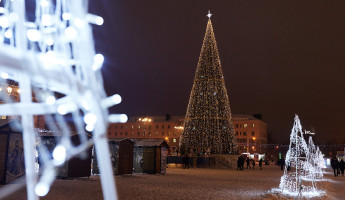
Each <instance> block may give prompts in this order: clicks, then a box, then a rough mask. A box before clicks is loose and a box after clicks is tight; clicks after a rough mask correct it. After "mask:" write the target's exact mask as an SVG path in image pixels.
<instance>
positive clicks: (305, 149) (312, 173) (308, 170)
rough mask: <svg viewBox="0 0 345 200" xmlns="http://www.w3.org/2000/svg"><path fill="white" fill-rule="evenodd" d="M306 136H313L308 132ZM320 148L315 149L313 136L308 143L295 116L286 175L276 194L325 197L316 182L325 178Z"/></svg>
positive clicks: (287, 154) (282, 178)
mask: <svg viewBox="0 0 345 200" xmlns="http://www.w3.org/2000/svg"><path fill="white" fill-rule="evenodd" d="M304 134H305V135H307V134H309V135H313V133H310V132H308V131H305V132H304ZM320 155H321V156H322V154H321V152H320V150H319V148H318V147H317V148H316V147H315V145H314V143H313V140H312V138H311V136H310V137H309V141H308V144H307V143H306V141H305V139H304V136H303V131H302V125H301V122H300V120H299V118H298V116H297V115H296V116H295V121H294V126H293V128H292V131H291V135H290V146H289V150H288V152H287V153H286V158H285V169H284V175H283V176H282V177H281V179H280V185H279V189H274V191H275V192H281V193H282V194H284V195H288V196H294V197H307V198H308V197H315V196H321V195H324V194H325V192H324V191H321V190H319V189H318V188H317V186H316V181H320V180H322V178H323V172H322V168H323V167H324V163H323V165H322V162H320V161H321V159H322V160H323V157H322V158H321V157H320ZM289 168H290V170H289Z"/></svg>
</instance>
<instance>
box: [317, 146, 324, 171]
mask: <svg viewBox="0 0 345 200" xmlns="http://www.w3.org/2000/svg"><path fill="white" fill-rule="evenodd" d="M316 157H317V158H316V159H317V161H316V162H317V165H318V166H319V167H320V168H321V169H323V168H326V164H325V159H324V158H323V154H322V152H321V151H320V149H319V147H316Z"/></svg>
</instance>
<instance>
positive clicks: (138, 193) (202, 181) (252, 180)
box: [5, 165, 345, 200]
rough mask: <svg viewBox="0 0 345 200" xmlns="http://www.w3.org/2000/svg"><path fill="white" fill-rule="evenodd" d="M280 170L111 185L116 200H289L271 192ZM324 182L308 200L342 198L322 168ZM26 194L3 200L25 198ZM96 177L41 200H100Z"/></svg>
mask: <svg viewBox="0 0 345 200" xmlns="http://www.w3.org/2000/svg"><path fill="white" fill-rule="evenodd" d="M282 175H283V171H281V170H280V166H276V165H269V166H265V165H264V166H263V169H262V170H259V169H255V170H252V169H248V170H246V169H244V170H243V171H239V170H235V169H182V168H175V167H171V168H168V169H167V173H166V174H165V175H161V174H160V175H147V174H135V175H122V176H116V177H115V182H116V187H117V191H118V198H119V199H120V200H129V199H224V200H225V199H266V200H269V199H293V198H290V197H287V196H282V195H281V194H278V193H272V192H271V190H272V189H273V188H277V187H278V185H279V181H280V177H281V176H282ZM324 179H325V180H324V181H319V182H318V183H317V184H318V187H319V188H320V189H322V190H325V191H327V194H326V195H325V196H321V197H317V198H309V199H344V196H345V184H344V181H345V177H342V176H340V177H334V176H333V173H332V172H331V170H330V169H326V173H325V178H324ZM25 198H26V192H25V189H22V190H21V191H19V192H16V193H15V194H13V195H11V196H9V197H7V198H5V200H11V199H25ZM102 198H103V196H102V190H101V185H100V179H99V176H91V177H90V178H76V179H71V180H61V179H58V180H56V181H55V183H54V184H53V186H52V188H51V191H50V193H49V194H48V195H47V196H46V197H43V198H42V199H47V200H48V199H52V200H60V199H61V200H62V199H102Z"/></svg>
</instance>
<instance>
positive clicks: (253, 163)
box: [252, 159, 255, 169]
mask: <svg viewBox="0 0 345 200" xmlns="http://www.w3.org/2000/svg"><path fill="white" fill-rule="evenodd" d="M252 165H253V169H254V167H255V160H254V159H253V162H252Z"/></svg>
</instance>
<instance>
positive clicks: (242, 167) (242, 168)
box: [241, 156, 244, 170]
mask: <svg viewBox="0 0 345 200" xmlns="http://www.w3.org/2000/svg"><path fill="white" fill-rule="evenodd" d="M241 170H244V157H243V156H241Z"/></svg>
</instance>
